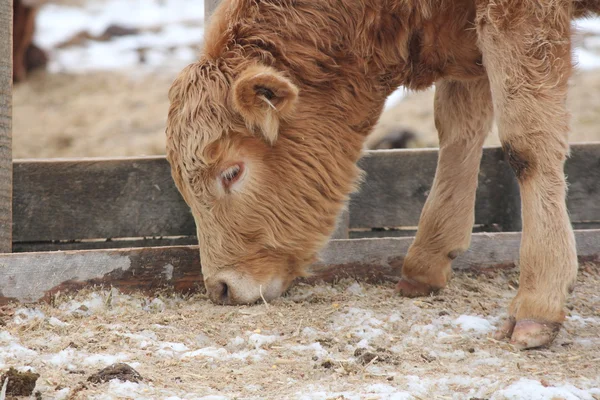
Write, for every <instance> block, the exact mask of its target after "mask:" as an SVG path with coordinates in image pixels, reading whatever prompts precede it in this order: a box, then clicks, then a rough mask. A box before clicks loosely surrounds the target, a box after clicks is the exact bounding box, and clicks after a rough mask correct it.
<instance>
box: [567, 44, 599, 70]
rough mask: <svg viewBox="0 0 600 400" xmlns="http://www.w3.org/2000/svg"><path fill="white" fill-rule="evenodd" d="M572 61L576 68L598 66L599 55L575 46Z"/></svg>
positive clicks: (584, 68) (583, 68)
mask: <svg viewBox="0 0 600 400" xmlns="http://www.w3.org/2000/svg"><path fill="white" fill-rule="evenodd" d="M573 62H574V63H575V65H576V67H577V68H578V69H580V70H584V71H586V70H591V69H596V68H600V55H598V54H595V53H592V52H591V51H589V50H585V49H582V48H581V47H577V48H576V49H575V50H574V55H573Z"/></svg>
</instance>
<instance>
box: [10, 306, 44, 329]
mask: <svg viewBox="0 0 600 400" xmlns="http://www.w3.org/2000/svg"><path fill="white" fill-rule="evenodd" d="M45 318H46V315H45V314H44V313H43V312H42V311H40V310H38V309H37V308H19V309H18V310H17V311H15V315H14V317H13V321H14V323H15V324H17V325H22V324H26V323H29V322H31V321H34V320H44V319H45Z"/></svg>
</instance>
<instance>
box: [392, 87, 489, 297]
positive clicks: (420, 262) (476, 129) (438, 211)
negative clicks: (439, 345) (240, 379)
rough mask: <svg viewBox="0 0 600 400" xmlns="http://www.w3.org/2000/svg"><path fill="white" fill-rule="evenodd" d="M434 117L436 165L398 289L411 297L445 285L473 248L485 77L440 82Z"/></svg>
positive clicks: (484, 122) (485, 100) (485, 126)
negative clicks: (459, 260) (457, 262)
mask: <svg viewBox="0 0 600 400" xmlns="http://www.w3.org/2000/svg"><path fill="white" fill-rule="evenodd" d="M434 112H435V124H436V128H437V130H438V137H439V145H440V150H439V158H438V165H437V169H436V173H435V178H434V181H433V185H432V188H431V191H430V193H429V196H428V197H427V200H426V202H425V205H424V207H423V211H422V212H421V218H420V220H419V227H418V229H417V235H416V237H415V241H414V242H413V244H412V245H411V247H410V249H409V250H408V254H407V256H406V259H405V260H404V264H403V266H402V279H401V280H400V282H399V283H398V285H397V287H396V290H397V291H398V292H399V293H400V294H402V295H404V296H407V297H414V296H422V295H427V294H429V293H433V292H435V291H437V290H439V289H441V288H443V287H444V286H446V283H447V282H448V279H449V277H450V274H451V262H452V260H453V259H454V258H456V257H457V256H458V255H459V254H460V253H462V252H463V251H465V250H466V249H467V248H468V247H469V244H470V241H471V232H472V229H473V223H474V219H475V211H474V208H475V192H476V189H477V177H478V174H479V164H480V162H481V155H482V151H483V150H482V148H483V142H484V140H485V137H486V136H487V134H488V132H489V131H490V129H491V123H492V121H493V105H492V99H491V93H490V87H489V82H488V79H487V77H484V78H481V79H478V80H473V81H453V80H442V81H439V82H436V92H435V103H434Z"/></svg>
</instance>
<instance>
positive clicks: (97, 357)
mask: <svg viewBox="0 0 600 400" xmlns="http://www.w3.org/2000/svg"><path fill="white" fill-rule="evenodd" d="M128 358H129V355H128V354H125V353H118V354H114V355H113V354H93V355H91V356H88V357H86V358H85V359H84V360H83V364H84V365H94V364H104V366H109V365H111V364H114V363H117V362H120V361H125V360H127V359H128Z"/></svg>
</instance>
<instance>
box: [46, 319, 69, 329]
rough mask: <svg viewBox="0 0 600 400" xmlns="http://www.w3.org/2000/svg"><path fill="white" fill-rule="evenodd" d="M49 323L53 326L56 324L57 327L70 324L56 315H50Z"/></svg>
mask: <svg viewBox="0 0 600 400" xmlns="http://www.w3.org/2000/svg"><path fill="white" fill-rule="evenodd" d="M48 323H49V324H50V325H52V326H56V327H63V326H69V324H68V323H66V322H63V321H61V320H60V319H58V318H56V317H50V318H49V319H48Z"/></svg>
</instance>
